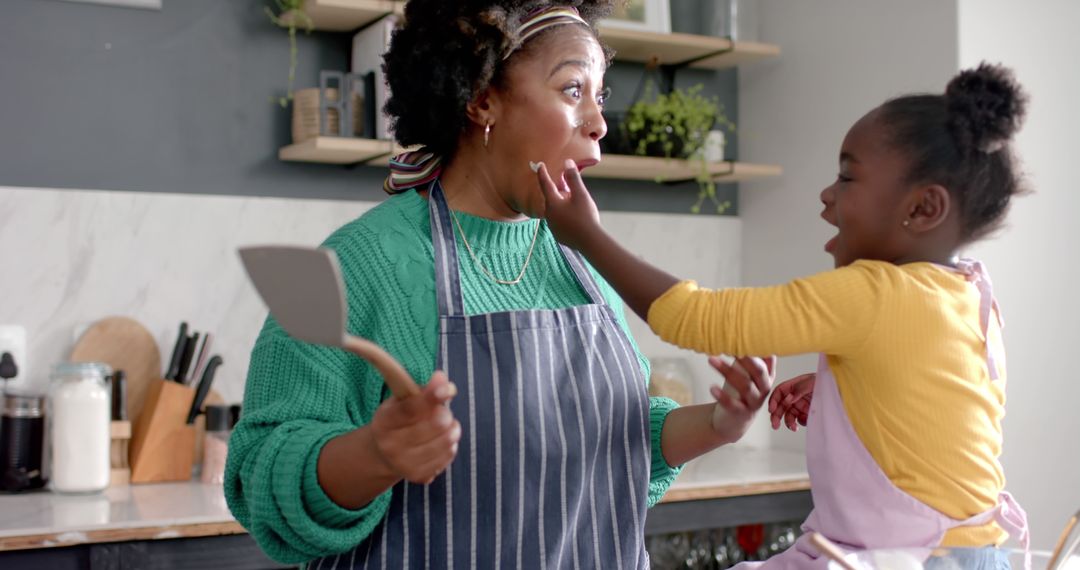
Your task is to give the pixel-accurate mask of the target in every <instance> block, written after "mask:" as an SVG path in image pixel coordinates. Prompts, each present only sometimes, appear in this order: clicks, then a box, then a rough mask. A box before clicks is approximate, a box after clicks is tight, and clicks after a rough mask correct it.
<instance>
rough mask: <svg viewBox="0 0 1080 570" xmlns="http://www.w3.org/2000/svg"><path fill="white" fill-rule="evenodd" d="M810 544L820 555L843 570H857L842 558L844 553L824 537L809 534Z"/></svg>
mask: <svg viewBox="0 0 1080 570" xmlns="http://www.w3.org/2000/svg"><path fill="white" fill-rule="evenodd" d="M810 544H813V545H814V548H817V549H818V550H819V551H820V552H821V553H822V554H824V555H825V556H827V557H828V558H829V560H832V561H833V562H835V563H837V564H839V565H840V567H841V568H844V569H845V570H858V568H856V567H855V565H854V564H852V563H851V562H849V561H848V560H847V559H846V558H844V553H843V552H842V551H841V550H840V547H838V546H836V545H835V544H833V541H831V540H829V539H827V538H825V535H823V534H821V533H818V532H812V533H810Z"/></svg>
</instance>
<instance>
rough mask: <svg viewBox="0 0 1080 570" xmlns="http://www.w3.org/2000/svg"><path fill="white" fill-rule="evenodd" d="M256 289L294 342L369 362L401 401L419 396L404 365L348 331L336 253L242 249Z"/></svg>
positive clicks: (264, 247) (305, 248)
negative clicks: (333, 349)
mask: <svg viewBox="0 0 1080 570" xmlns="http://www.w3.org/2000/svg"><path fill="white" fill-rule="evenodd" d="M240 258H241V259H242V260H243V262H244V267H245V268H247V272H248V276H249V277H251V281H252V282H253V283H254V284H255V289H256V290H257V291H258V292H259V295H261V296H262V298H263V301H265V302H266V305H267V306H268V307H269V308H270V313H271V314H272V315H273V316H274V318H275V319H277V321H278V323H279V324H280V325H281V327H282V328H284V329H285V331H286V332H288V333H289V334H290V335H292V336H293V337H295V338H297V339H299V340H302V341H305V342H310V343H315V344H324V345H329V346H336V347H339V348H344V349H345V350H348V351H349V352H352V353H353V354H355V355H357V356H359V357H361V358H363V359H365V360H367V361H368V362H370V363H371V364H372V365H373V366H374V367H375V369H376V370H378V371H379V373H380V374H381V375H382V377H383V380H384V381H385V382H386V384H387V386H389V387H390V391H391V392H392V393H393V394H394V396H395V397H398V398H406V397H408V396H411V395H414V394H418V393H419V392H420V388H418V387H417V385H416V383H415V382H413V380H412V378H411V377H410V376H409V374H408V372H406V371H405V369H404V368H402V366H401V364H400V363H398V361H397V360H395V359H394V357H393V356H390V354H389V353H387V352H386V351H385V350H383V349H382V347H380V346H379V345H377V344H375V343H373V342H371V341H370V340H367V339H364V338H360V337H356V336H352V335H350V334H348V332H346V331H345V323H346V319H347V311H348V305H346V304H345V287H344V284H343V283H342V280H341V269H340V267H339V266H338V259H337V254H335V253H334V252H333V251H332V250H329V249H325V248H308V247H293V246H259V247H245V248H241V249H240Z"/></svg>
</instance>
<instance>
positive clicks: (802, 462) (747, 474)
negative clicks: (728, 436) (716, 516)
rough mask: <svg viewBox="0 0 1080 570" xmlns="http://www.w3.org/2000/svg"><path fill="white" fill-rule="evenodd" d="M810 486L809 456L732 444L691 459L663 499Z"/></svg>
mask: <svg viewBox="0 0 1080 570" xmlns="http://www.w3.org/2000/svg"><path fill="white" fill-rule="evenodd" d="M809 488H810V476H809V475H808V474H807V472H806V455H805V454H804V453H803V452H798V451H783V450H777V449H761V448H752V447H739V446H738V445H735V446H728V447H721V448H720V449H717V450H715V451H712V452H709V453H706V454H705V455H703V456H701V457H699V458H697V459H695V460H693V461H691V462H689V463H687V464H686V467H684V468H683V471H682V473H680V474H679V478H678V479H676V480H675V483H673V484H672V486H671V488H670V489H669V490H668V492H667V494H666V495H664V498H663V500H662V501H661V502H663V503H674V502H680V501H694V500H702V499H719V498H726V497H744V496H747V495H762V494H767V493H784V492H790V491H805V490H807V489H809Z"/></svg>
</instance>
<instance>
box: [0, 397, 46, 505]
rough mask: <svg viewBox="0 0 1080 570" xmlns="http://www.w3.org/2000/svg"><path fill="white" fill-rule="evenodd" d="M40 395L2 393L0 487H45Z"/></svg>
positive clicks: (15, 490)
mask: <svg viewBox="0 0 1080 570" xmlns="http://www.w3.org/2000/svg"><path fill="white" fill-rule="evenodd" d="M43 404H44V397H42V396H32V395H24V394H5V395H4V409H3V415H2V416H0V423H2V427H0V490H2V491H5V492H8V493H15V492H19V491H26V490H29V489H40V488H41V487H44V486H45V482H46V481H45V477H44V474H43V473H42V466H43V465H44V462H43V461H42V453H43V452H44V441H45V437H44V436H45V416H44V413H43V411H42V408H43Z"/></svg>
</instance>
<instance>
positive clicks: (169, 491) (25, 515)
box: [0, 482, 244, 550]
mask: <svg viewBox="0 0 1080 570" xmlns="http://www.w3.org/2000/svg"><path fill="white" fill-rule="evenodd" d="M241 532H244V529H243V527H241V526H240V525H239V523H237V522H236V520H235V519H233V516H232V514H231V513H230V512H229V508H228V506H227V505H226V504H225V496H224V494H223V493H222V487H221V485H204V484H202V483H195V482H184V483H161V484H154V485H130V486H120V487H110V488H109V489H106V490H105V491H104V492H102V493H98V494H93V495H60V494H57V493H51V492H36V493H27V494H20V495H3V496H0V550H17V549H23V548H42V547H49V546H70V545H73V544H80V543H86V542H111V541H118V540H148V539H160V538H180V537H192V536H212V535H219V534H237V533H241Z"/></svg>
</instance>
